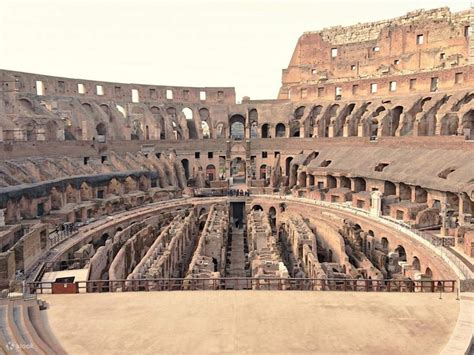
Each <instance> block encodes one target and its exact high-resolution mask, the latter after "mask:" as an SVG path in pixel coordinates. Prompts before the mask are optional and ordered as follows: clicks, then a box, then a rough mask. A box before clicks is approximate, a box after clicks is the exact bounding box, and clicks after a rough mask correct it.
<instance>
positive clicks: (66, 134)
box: [63, 117, 76, 141]
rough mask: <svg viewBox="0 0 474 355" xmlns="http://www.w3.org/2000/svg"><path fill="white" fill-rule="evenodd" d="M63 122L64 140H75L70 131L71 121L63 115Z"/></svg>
mask: <svg viewBox="0 0 474 355" xmlns="http://www.w3.org/2000/svg"><path fill="white" fill-rule="evenodd" d="M63 123H64V140H66V141H75V140H76V137H75V135H74V133H73V131H72V122H71V119H69V118H68V117H63Z"/></svg>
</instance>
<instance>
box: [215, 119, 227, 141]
mask: <svg viewBox="0 0 474 355" xmlns="http://www.w3.org/2000/svg"><path fill="white" fill-rule="evenodd" d="M225 131H226V130H225V126H224V124H223V123H222V122H221V123H218V124H217V126H216V136H217V138H225V137H226V132H225Z"/></svg>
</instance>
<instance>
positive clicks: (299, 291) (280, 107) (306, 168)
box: [0, 8, 474, 354]
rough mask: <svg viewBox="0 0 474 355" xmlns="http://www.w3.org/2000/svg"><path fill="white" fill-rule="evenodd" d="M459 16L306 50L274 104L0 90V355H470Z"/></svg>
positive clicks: (431, 16) (465, 50) (472, 208)
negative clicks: (90, 354) (227, 354)
mask: <svg viewBox="0 0 474 355" xmlns="http://www.w3.org/2000/svg"><path fill="white" fill-rule="evenodd" d="M472 11H473V10H472V9H466V10H465V11H461V12H451V11H450V10H449V9H448V8H438V9H433V10H417V11H413V12H410V13H407V14H406V15H404V16H402V17H398V18H392V19H390V20H383V21H378V22H372V23H363V24H357V25H353V26H349V27H340V26H338V27H330V28H325V29H322V30H318V31H312V32H305V33H303V34H302V35H301V36H300V37H299V39H298V40H297V43H296V47H295V49H294V52H293V54H292V55H291V59H290V62H289V64H288V67H287V68H286V69H283V70H282V77H281V87H280V90H279V92H278V96H277V98H275V99H268V100H252V99H251V98H249V97H244V98H243V99H242V101H241V102H239V103H237V99H236V93H235V89H234V88H233V87H178V86H166V85H140V84H129V83H118V82H103V81H100V80H85V79H73V78H64V77H55V76H47V75H42V74H36V73H25V72H20V71H12V70H0V83H1V88H0V247H1V253H0V286H1V289H2V290H3V291H2V293H1V297H0V350H1V351H3V353H7V354H14V353H26V354H50V353H58V354H64V353H72V354H74V353H97V352H98V351H99V350H100V352H103V353H150V354H154V353H255V354H261V353H286V354H287V353H325V354H327V353H338V354H340V353H351V354H352V353H357V354H381V353H385V354H439V353H442V354H468V353H469V352H470V351H474V348H472V347H471V346H472V343H473V338H472V333H473V329H474V313H473V310H474V281H473V274H474V34H473V33H474V32H473V31H474V30H473V29H474V16H473V12H472ZM288 54H289V53H288ZM471 353H472V352H471Z"/></svg>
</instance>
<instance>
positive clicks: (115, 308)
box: [41, 291, 459, 354]
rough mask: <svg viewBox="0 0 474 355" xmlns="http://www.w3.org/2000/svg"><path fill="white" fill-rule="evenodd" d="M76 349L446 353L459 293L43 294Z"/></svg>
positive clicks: (66, 341)
mask: <svg viewBox="0 0 474 355" xmlns="http://www.w3.org/2000/svg"><path fill="white" fill-rule="evenodd" d="M41 298H43V299H45V300H46V301H47V302H48V303H49V305H50V308H49V309H48V311H47V317H48V320H49V324H50V326H51V328H52V330H53V332H54V333H55V334H56V336H57V338H58V340H59V341H60V343H61V344H62V345H63V347H64V348H65V349H66V351H67V352H68V353H71V354H86V353H89V354H92V353H97V352H98V351H100V352H101V353H141V354H156V353H187V354H189V353H192V354H197V353H202V354H204V353H229V354H234V353H258V354H262V353H272V354H275V353H286V354H288V353H351V354H355V353H359V354H362V353H364V354H438V353H439V352H440V351H441V350H442V349H443V347H444V345H445V344H446V343H447V342H448V339H449V337H450V335H451V332H452V331H453V329H454V326H455V324H456V320H457V317H458V313H459V301H456V299H455V298H456V295H455V294H443V299H442V300H440V299H439V294H428V293H427V294H403V293H362V292H360V293H352V292H305V291H303V292H291V291H283V292H281V291H280V292H279V291H187V292H186V291H185V292H136V293H112V294H105V293H102V294H82V295H44V296H42V297H41Z"/></svg>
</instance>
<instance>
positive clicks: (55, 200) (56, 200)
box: [50, 187, 63, 210]
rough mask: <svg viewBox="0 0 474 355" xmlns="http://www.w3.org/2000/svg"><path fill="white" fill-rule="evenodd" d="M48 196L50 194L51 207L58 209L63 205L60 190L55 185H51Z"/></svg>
mask: <svg viewBox="0 0 474 355" xmlns="http://www.w3.org/2000/svg"><path fill="white" fill-rule="evenodd" d="M50 196H51V209H52V210H60V209H61V208H62V207H63V197H62V194H61V192H60V191H59V190H58V189H57V188H56V187H53V188H52V189H51V192H50Z"/></svg>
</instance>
